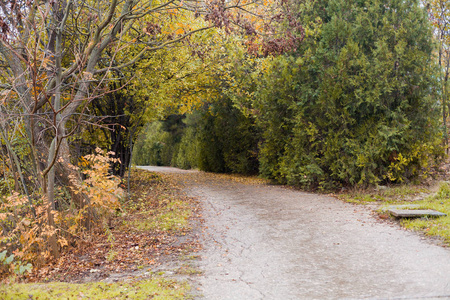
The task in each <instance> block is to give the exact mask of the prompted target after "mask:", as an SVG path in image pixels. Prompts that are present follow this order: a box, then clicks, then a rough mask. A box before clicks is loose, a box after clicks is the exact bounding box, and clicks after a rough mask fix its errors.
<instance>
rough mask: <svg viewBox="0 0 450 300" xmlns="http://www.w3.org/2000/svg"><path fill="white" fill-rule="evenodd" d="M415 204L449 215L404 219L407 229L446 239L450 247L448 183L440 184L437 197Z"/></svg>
mask: <svg viewBox="0 0 450 300" xmlns="http://www.w3.org/2000/svg"><path fill="white" fill-rule="evenodd" d="M415 204H418V205H420V208H423V209H434V210H437V211H440V212H443V213H445V214H447V216H446V217H439V218H420V219H404V220H402V221H401V223H402V225H403V226H404V227H405V228H408V229H412V230H416V231H422V232H424V233H425V234H427V235H430V236H438V237H441V238H443V239H444V241H445V243H446V244H447V245H449V246H450V185H449V183H448V182H443V183H441V184H440V187H439V191H438V192H437V193H436V195H434V196H431V197H428V198H426V199H425V200H422V201H418V202H416V203H415Z"/></svg>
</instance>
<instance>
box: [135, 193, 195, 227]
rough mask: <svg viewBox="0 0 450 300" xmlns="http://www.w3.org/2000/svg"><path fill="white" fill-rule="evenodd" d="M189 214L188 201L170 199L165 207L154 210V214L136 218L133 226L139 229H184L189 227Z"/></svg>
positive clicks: (190, 212)
mask: <svg viewBox="0 0 450 300" xmlns="http://www.w3.org/2000/svg"><path fill="white" fill-rule="evenodd" d="M191 215H192V211H191V208H190V206H189V203H186V202H184V201H180V200H172V201H170V202H169V203H167V205H166V206H165V207H159V208H158V209H157V210H155V214H153V215H149V216H148V218H146V219H143V220H137V221H136V222H135V224H134V226H136V227H137V228H138V229H139V230H163V231H184V230H188V229H189V218H190V217H191Z"/></svg>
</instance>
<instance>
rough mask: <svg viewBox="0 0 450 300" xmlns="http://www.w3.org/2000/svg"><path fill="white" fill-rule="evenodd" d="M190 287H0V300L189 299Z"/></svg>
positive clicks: (156, 283) (166, 283) (169, 283)
mask: <svg viewBox="0 0 450 300" xmlns="http://www.w3.org/2000/svg"><path fill="white" fill-rule="evenodd" d="M189 290H190V287H189V285H188V284H186V283H179V282H176V281H173V280H168V279H164V278H152V279H148V280H141V281H135V282H122V283H112V284H109V283H104V282H92V283H86V284H75V283H63V282H52V283H46V284H31V283H27V284H8V285H0V299H27V300H28V299H39V300H45V299H49V300H50V299H90V300H95V299H192V297H190V296H189Z"/></svg>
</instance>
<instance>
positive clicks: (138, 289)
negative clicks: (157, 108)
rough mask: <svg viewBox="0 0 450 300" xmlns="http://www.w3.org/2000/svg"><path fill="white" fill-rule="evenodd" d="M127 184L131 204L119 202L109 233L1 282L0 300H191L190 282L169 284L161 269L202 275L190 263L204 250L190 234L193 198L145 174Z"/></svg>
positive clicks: (168, 181) (164, 179) (134, 175)
mask: <svg viewBox="0 0 450 300" xmlns="http://www.w3.org/2000/svg"><path fill="white" fill-rule="evenodd" d="M130 184H131V196H130V198H128V199H127V198H122V199H121V200H120V204H121V206H120V209H118V210H117V211H116V212H115V213H114V214H113V215H111V216H110V218H109V220H108V221H107V223H105V226H102V227H100V228H98V230H96V231H95V233H92V234H91V235H90V236H87V237H85V238H87V239H88V240H84V241H83V244H82V245H81V246H80V245H77V246H76V247H74V246H70V245H69V246H68V249H66V251H65V252H64V255H62V256H61V257H60V259H59V260H58V261H55V262H53V263H52V264H48V265H43V266H41V267H40V268H34V269H33V270H30V272H25V273H23V274H14V275H10V276H9V277H6V278H4V280H5V281H6V282H7V284H3V285H1V286H0V298H2V299H11V298H12V299H29V298H30V297H31V296H32V297H34V299H55V297H56V298H63V299H79V298H83V297H87V298H88V299H117V298H119V299H124V298H127V296H128V297H129V298H132V299H149V298H152V299H189V297H190V296H189V293H190V289H191V287H190V285H189V283H188V282H187V281H186V280H178V279H174V278H167V277H164V271H161V270H160V269H161V266H164V264H165V263H167V262H180V263H179V265H177V263H175V264H174V265H175V269H174V270H173V272H175V273H177V274H185V275H196V274H198V273H199V272H198V271H197V270H196V269H195V267H194V266H191V263H190V261H191V260H192V259H193V258H194V257H195V252H196V251H197V250H198V249H199V247H200V246H199V244H198V242H197V241H196V240H195V238H194V236H193V235H192V224H193V223H192V222H195V220H196V219H197V218H198V206H197V203H196V201H195V199H192V198H188V197H186V196H184V195H183V194H182V192H181V190H180V188H179V187H178V185H177V184H176V182H175V181H174V180H172V179H170V178H169V177H167V176H164V175H159V174H155V173H151V172H147V171H144V170H133V171H132V180H131V182H130ZM154 270H157V271H154ZM111 278H119V279H120V280H119V281H118V280H112V279H111ZM17 281H24V282H31V283H14V282H17ZM59 281H61V282H59ZM102 281H103V282H102ZM105 281H106V282H105ZM117 281H118V282H117ZM8 282H9V283H8ZM33 282H48V283H49V284H37V283H33ZM58 282H59V283H58Z"/></svg>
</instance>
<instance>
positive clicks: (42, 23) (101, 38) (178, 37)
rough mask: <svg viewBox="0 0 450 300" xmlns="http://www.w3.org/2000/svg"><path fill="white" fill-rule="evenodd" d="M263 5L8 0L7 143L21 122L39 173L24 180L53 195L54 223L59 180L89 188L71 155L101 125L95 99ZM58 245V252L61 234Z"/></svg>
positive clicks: (1, 76) (4, 63) (3, 44)
mask: <svg viewBox="0 0 450 300" xmlns="http://www.w3.org/2000/svg"><path fill="white" fill-rule="evenodd" d="M257 4H258V3H257V2H256V1H227V2H225V1H206V2H197V1H179V0H169V1H147V0H125V1H117V0H113V1H90V0H84V1H74V0H56V1H25V0H10V1H2V2H1V3H0V35H1V36H0V60H1V67H0V81H1V88H2V91H1V97H2V99H1V110H0V113H1V116H0V120H1V122H2V124H1V125H2V126H1V129H2V137H3V139H2V141H3V142H5V143H7V142H8V141H9V140H10V138H11V136H12V135H13V134H17V131H14V132H13V130H14V128H17V126H14V124H18V125H20V126H19V128H20V134H21V137H23V138H24V139H25V144H26V147H27V148H28V153H27V155H25V156H23V158H24V159H28V160H29V161H30V164H29V166H28V170H29V173H30V174H31V175H33V176H27V177H26V178H25V180H28V181H30V182H28V185H29V186H33V187H34V190H35V191H42V194H43V195H45V199H46V206H47V207H48V222H49V225H50V226H51V227H52V226H54V221H53V213H52V211H54V210H55V209H57V207H58V203H57V202H56V201H55V197H54V196H55V192H54V188H55V180H60V181H61V182H62V183H63V184H64V185H67V186H70V185H71V186H72V187H73V188H74V189H76V188H77V187H78V186H80V180H81V178H80V176H79V174H78V173H77V172H76V171H74V170H73V168H71V166H70V163H71V162H74V161H76V159H72V161H71V158H70V157H71V156H70V154H71V144H70V142H69V138H70V137H71V136H73V134H75V133H77V132H78V131H79V129H80V128H81V127H80V126H84V124H88V123H95V122H97V120H98V119H97V118H96V117H97V116H93V115H92V111H91V110H90V109H89V106H90V105H91V103H92V102H93V101H95V100H96V99H100V98H102V97H106V95H108V94H110V93H114V92H116V91H117V90H119V89H120V88H121V87H122V85H126V84H128V83H129V82H130V79H129V78H126V77H125V76H124V74H126V73H125V72H126V70H127V68H132V67H134V66H136V63H137V62H139V61H141V60H142V59H145V58H146V57H148V55H149V53H152V52H155V51H158V50H161V49H164V48H167V47H170V46H171V45H175V44H177V43H179V42H180V41H183V40H185V39H186V38H188V37H189V36H191V35H193V34H195V33H197V32H200V31H203V30H205V29H207V28H211V27H213V26H215V27H220V28H224V30H229V28H230V27H231V26H232V24H235V25H237V26H241V27H242V24H243V21H241V19H238V18H237V17H236V16H237V15H238V12H239V11H240V12H241V14H242V13H247V12H249V11H251V10H252V8H253V7H254V6H255V5H257ZM261 4H263V3H261ZM231 10H234V11H235V12H234V13H231ZM191 17H194V18H195V17H204V18H205V20H206V21H207V23H201V24H197V23H192V24H191V23H190V22H189V21H190V20H191ZM168 20H170V22H168ZM244 27H245V26H244ZM246 28H249V27H248V26H247V25H246ZM128 72H132V71H130V69H128ZM128 74H129V73H128ZM118 77H120V78H118ZM112 82H116V83H117V82H118V83H119V85H118V86H117V85H116V86H114V85H111V83H112ZM111 87H112V88H111ZM10 146H11V147H7V148H8V151H9V153H10V155H11V158H12V159H11V162H12V163H13V164H15V169H16V172H15V173H17V174H20V173H21V171H20V167H21V166H20V163H18V162H17V159H15V158H17V157H18V155H17V149H14V147H13V146H14V145H13V144H11V145H10ZM22 177H23V176H22ZM38 194H39V192H38ZM72 201H73V202H74V204H75V206H76V207H79V208H81V207H83V206H84V205H85V204H86V203H88V202H89V198H88V197H86V195H85V194H83V193H78V194H77V193H73V194H72ZM49 242H50V244H51V247H52V252H53V255H54V256H57V255H58V249H57V246H56V243H55V241H54V239H50V240H49Z"/></svg>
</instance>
